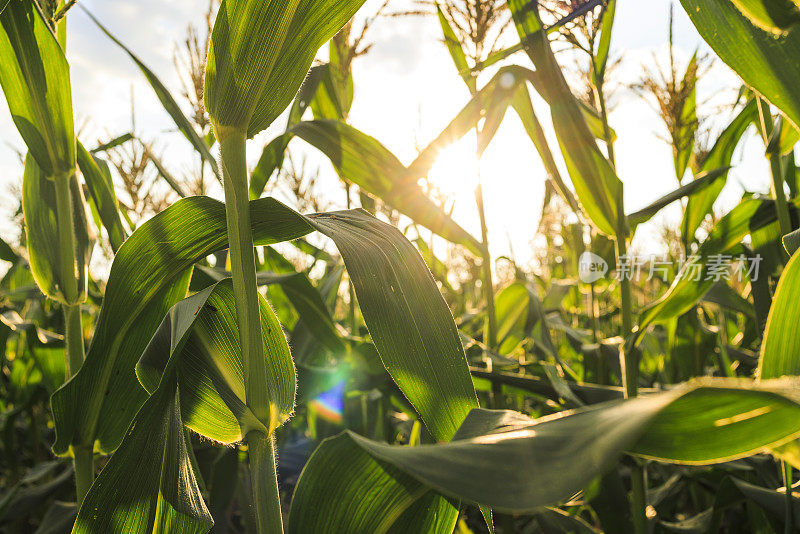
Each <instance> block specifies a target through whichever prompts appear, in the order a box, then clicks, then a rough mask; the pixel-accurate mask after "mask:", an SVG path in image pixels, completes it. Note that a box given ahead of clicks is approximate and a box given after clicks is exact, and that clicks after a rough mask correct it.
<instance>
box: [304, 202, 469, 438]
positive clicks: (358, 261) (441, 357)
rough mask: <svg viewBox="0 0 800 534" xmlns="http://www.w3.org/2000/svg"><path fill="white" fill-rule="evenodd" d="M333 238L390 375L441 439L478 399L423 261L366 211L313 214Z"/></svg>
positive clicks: (318, 225)
mask: <svg viewBox="0 0 800 534" xmlns="http://www.w3.org/2000/svg"><path fill="white" fill-rule="evenodd" d="M308 220H309V222H311V224H313V225H314V227H315V228H316V229H317V230H319V231H320V232H322V233H323V234H325V235H327V236H328V237H330V238H331V239H333V241H334V243H335V244H336V247H337V248H338V249H339V252H340V253H341V254H342V259H343V260H344V264H345V267H346V268H347V273H348V275H349V276H350V279H351V280H352V282H353V286H354V287H355V290H356V296H357V297H358V303H359V307H360V308H361V311H362V313H363V315H364V321H365V322H366V324H367V328H368V329H369V333H370V336H371V337H372V339H373V341H374V342H375V346H376V347H377V349H378V353H379V354H380V357H381V361H382V362H383V365H384V366H385V367H386V369H387V371H389V374H391V375H392V378H393V379H394V381H395V382H396V383H397V385H398V386H399V387H400V389H401V390H402V392H403V394H404V395H405V396H406V398H408V400H409V401H411V403H412V404H413V405H414V407H415V408H416V410H417V411H418V412H419V413H420V415H421V416H422V420H423V422H424V423H425V426H426V427H427V428H428V430H429V431H430V432H431V434H432V435H433V436H434V438H436V439H437V440H439V441H447V440H449V439H450V438H451V437H452V436H453V434H454V433H455V431H456V429H457V428H458V427H459V425H460V424H461V422H462V421H463V420H464V418H465V417H466V415H467V413H469V410H470V409H472V408H474V407H477V405H478V401H477V397H476V396H475V390H474V388H473V385H472V379H471V377H470V375H469V368H468V366H467V360H466V356H465V355H464V349H463V347H462V346H461V340H460V339H459V336H458V331H457V329H456V326H455V322H454V321H453V319H452V315H451V313H450V310H449V309H448V307H447V304H446V303H445V301H444V299H443V298H442V296H441V294H440V293H439V290H438V288H437V286H436V282H435V281H434V279H433V276H432V275H431V273H430V271H429V270H428V268H427V266H426V265H425V262H424V261H422V258H421V257H420V256H419V253H418V252H417V251H416V249H415V248H414V246H413V245H412V244H411V243H410V242H409V241H408V240H407V239H406V238H405V237H403V235H402V234H401V233H400V231H399V230H397V229H396V228H394V227H392V226H389V225H387V224H384V223H381V222H380V221H378V220H377V219H375V218H374V217H372V216H370V215H369V214H367V213H366V212H363V211H348V212H335V213H330V214H321V215H312V216H309V218H308Z"/></svg>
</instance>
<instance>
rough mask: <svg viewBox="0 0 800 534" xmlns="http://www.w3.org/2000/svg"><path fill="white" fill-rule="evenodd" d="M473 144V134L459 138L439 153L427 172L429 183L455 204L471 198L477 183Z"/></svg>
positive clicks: (476, 161)
mask: <svg viewBox="0 0 800 534" xmlns="http://www.w3.org/2000/svg"><path fill="white" fill-rule="evenodd" d="M475 144H476V141H475V135H474V134H469V135H466V136H464V137H463V138H461V139H459V140H458V141H456V142H455V143H453V144H451V145H450V146H448V147H447V148H445V149H444V150H442V151H441V152H440V153H439V157H437V158H436V163H435V164H434V165H433V167H431V170H430V171H429V173H428V180H429V181H430V183H431V184H432V185H433V186H434V187H436V188H437V189H438V190H439V192H440V193H441V194H442V195H445V196H446V197H448V198H450V199H452V200H454V201H455V202H456V204H459V203H461V202H463V201H464V200H467V199H471V198H472V197H473V193H474V191H475V187H476V186H477V185H478V158H477V156H476V155H475Z"/></svg>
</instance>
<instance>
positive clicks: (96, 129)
mask: <svg viewBox="0 0 800 534" xmlns="http://www.w3.org/2000/svg"><path fill="white" fill-rule="evenodd" d="M79 3H80V4H82V5H83V6H85V7H86V8H87V9H89V10H90V11H91V12H92V13H94V14H95V16H97V18H98V19H100V20H101V21H102V22H103V23H104V24H105V25H106V26H107V27H108V28H109V30H110V31H111V32H112V33H114V34H115V35H116V36H117V37H118V38H119V39H120V40H121V41H122V42H124V43H125V44H126V45H127V46H128V47H130V48H131V49H132V50H133V51H134V52H135V53H136V54H137V55H138V56H139V57H140V58H141V59H142V60H143V61H144V62H145V63H146V64H147V65H148V66H149V67H150V68H151V69H152V70H153V71H154V72H155V73H156V74H157V75H158V76H159V77H160V78H161V79H162V81H163V82H164V83H165V84H166V85H167V87H168V88H170V89H171V90H172V91H173V92H174V94H177V93H178V92H179V89H180V82H179V78H178V75H177V73H176V69H175V67H174V64H173V59H172V58H173V51H174V49H175V46H176V43H180V42H181V41H182V40H183V39H184V38H185V34H186V28H187V25H188V24H190V23H191V24H195V25H198V26H202V25H203V23H204V22H203V17H204V13H205V10H206V7H207V5H208V3H207V0H171V1H170V2H162V1H156V0H136V1H133V0H80V2H79ZM380 3H382V2H381V1H380V0H367V2H366V4H365V6H364V7H363V8H362V10H361V11H360V12H359V15H357V17H358V18H359V19H360V18H363V17H364V16H366V15H369V14H371V13H372V12H374V10H375V9H376V8H377V6H378V5H379V4H380ZM410 5H411V2H410V1H409V0H392V2H390V4H389V7H390V11H403V10H405V9H408V8H409V7H410ZM669 6H670V1H669V0H647V1H641V0H620V1H619V5H618V8H617V18H616V22H615V25H614V34H613V39H612V55H614V56H618V57H621V62H620V65H619V67H618V68H617V69H616V70H615V71H614V80H613V84H615V85H616V86H617V87H618V89H617V91H616V94H615V96H614V99H613V104H614V107H613V111H612V112H611V114H610V123H611V126H612V127H613V128H614V129H615V131H616V133H617V139H618V140H617V142H616V144H615V150H616V153H617V163H618V174H619V176H620V178H621V179H622V181H623V182H624V184H625V205H626V211H627V212H632V211H635V210H637V209H639V208H641V207H644V206H646V205H647V204H649V203H650V202H652V201H653V200H655V199H657V198H658V197H660V196H661V195H663V194H665V193H667V192H669V191H671V190H673V189H675V188H676V187H677V185H678V184H677V182H676V179H675V176H674V170H673V163H672V153H671V149H670V147H669V146H668V145H667V144H666V143H665V142H664V141H663V140H662V139H661V137H660V136H663V135H664V134H665V131H664V129H663V125H662V124H661V122H660V120H659V118H658V115H657V113H656V112H655V110H654V107H653V103H650V102H647V101H645V100H643V99H642V98H640V97H639V96H637V95H635V94H634V93H633V92H632V91H631V90H630V89H629V88H628V87H629V86H630V84H633V83H636V82H637V81H639V80H640V79H641V77H642V75H643V69H644V68H645V67H646V66H647V67H651V68H652V67H653V66H654V65H655V62H656V61H662V64H663V61H664V60H665V58H666V53H667V46H666V42H667V34H668V13H669ZM675 15H676V20H675V43H676V56H677V57H678V60H679V65H681V66H683V67H682V68H685V64H686V61H687V60H688V59H689V58H690V57H691V55H692V53H693V52H694V51H695V50H696V49H698V48H699V49H700V51H701V52H710V50H709V49H708V47H707V46H706V45H705V44H704V43H703V42H702V40H701V39H700V37H699V36H698V35H697V33H696V31H695V30H694V28H693V26H692V25H691V23H690V22H689V19H688V17H687V16H686V14H685V13H684V12H683V10H682V9H681V8H680V5H679V4H677V3H676V6H675ZM68 35H69V40H68V46H67V57H68V60H69V62H70V65H71V80H72V91H73V104H74V107H75V110H76V125H79V127H80V132H81V138H82V140H83V141H84V144H87V145H90V146H91V145H92V144H93V143H94V142H95V141H105V140H108V139H110V138H113V137H115V136H116V135H120V134H123V133H125V132H128V131H130V129H131V95H134V98H135V103H136V106H135V123H136V131H137V134H138V135H139V136H141V137H142V138H144V139H148V140H152V141H154V142H155V146H156V147H157V149H158V150H159V151H160V152H161V153H162V155H163V156H162V158H163V160H164V162H165V164H166V165H167V166H168V167H169V168H170V170H171V171H172V173H173V174H174V175H176V176H183V175H185V174H188V173H191V172H192V170H193V169H194V165H195V161H196V159H195V156H194V155H193V153H192V150H191V148H190V147H189V145H188V143H187V142H186V140H185V138H183V137H182V135H181V134H180V133H177V132H176V131H175V127H174V124H173V123H172V122H171V120H170V119H169V117H168V116H167V115H166V113H165V112H164V111H163V109H162V108H161V106H160V104H159V102H158V100H157V99H156V98H155V96H154V95H153V92H152V89H151V88H150V86H149V85H148V84H147V83H146V82H145V80H144V78H143V77H142V75H141V73H140V71H139V70H138V69H137V68H136V66H135V65H134V64H133V63H132V62H131V61H130V59H129V58H128V57H127V56H126V55H125V54H124V52H123V51H122V50H121V49H119V48H118V47H117V46H116V45H114V44H113V43H112V42H110V41H109V40H108V39H107V38H106V37H105V36H104V35H103V34H102V33H101V32H100V31H99V30H98V28H97V27H96V26H95V25H94V24H93V23H92V22H91V21H90V20H89V19H88V17H87V16H86V15H85V14H84V13H83V12H81V10H80V9H74V10H73V11H71V12H70V15H69V31H68ZM368 40H369V41H371V42H372V43H373V46H372V47H371V49H370V51H369V53H368V54H367V55H366V56H364V57H360V58H358V59H356V61H355V64H354V67H353V68H354V77H355V83H356V86H355V100H354V105H353V108H352V110H351V114H350V122H351V123H352V125H353V126H355V127H356V128H359V129H360V130H362V131H364V132H366V133H368V134H370V135H372V136H374V137H376V138H377V139H378V140H379V141H381V142H382V143H383V144H384V145H385V146H386V147H387V148H389V149H390V150H392V151H393V152H394V153H395V154H396V155H397V156H398V157H399V158H400V159H401V161H403V162H404V163H409V162H410V161H411V160H413V159H414V156H415V155H416V153H417V147H423V146H425V145H426V144H427V143H428V142H429V141H431V140H432V139H433V138H435V137H436V135H437V134H438V133H439V132H440V131H441V130H442V129H443V128H444V127H445V126H446V125H447V123H448V122H449V121H450V120H451V119H452V118H453V117H454V116H455V115H456V113H457V112H458V111H459V110H460V109H461V107H462V106H463V105H464V104H465V103H466V102H467V100H468V99H469V95H468V92H467V90H466V88H465V86H464V84H463V82H462V81H461V79H460V77H459V76H458V74H457V72H456V70H455V67H453V65H452V62H451V60H450V58H449V55H448V54H447V51H446V49H445V47H444V45H443V44H442V42H441V30H440V28H439V25H438V21H437V20H436V19H435V18H434V17H413V18H381V19H378V20H377V21H376V22H375V23H374V25H373V26H372V28H371V31H370V32H369V34H368ZM322 55H323V54H322V53H321V55H320V57H322ZM509 61H510V62H514V63H519V64H522V65H525V66H529V65H530V64H529V61H528V59H527V57H526V56H525V55H524V53H520V54H517V55H514V56H512V57H511V58H510V60H509ZM489 76H491V74H488V75H486V77H484V78H481V79H480V80H479V84H480V83H485V81H487V80H488V77H489ZM738 85H739V81H738V79H737V78H736V76H735V75H734V74H733V73H732V72H731V71H730V70H728V69H727V67H725V65H724V64H722V63H721V62H720V61H717V62H716V63H715V65H714V67H712V69H711V71H710V72H709V74H708V75H707V76H706V77H704V78H703V79H702V80H701V82H700V84H699V86H698V102H699V106H700V111H701V113H702V112H703V111H706V112H708V113H711V114H712V119H711V122H710V124H711V126H712V128H713V129H716V131H719V129H720V128H721V127H723V126H724V124H725V123H726V122H727V121H728V120H729V119H730V118H731V116H730V113H729V112H728V111H724V112H721V111H719V106H720V105H722V104H725V103H730V102H732V101H733V100H734V99H735V97H736V93H737V90H738ZM535 107H536V111H537V115H538V116H539V118H540V120H541V121H542V122H543V123H545V124H546V123H547V122H548V120H549V115H548V112H547V107H546V105H544V104H543V102H541V101H536V102H535ZM7 109H8V108H7V107H6V106H5V102H4V101H3V100H2V96H0V236H2V237H3V238H5V239H9V240H10V241H11V242H15V239H16V232H18V230H17V229H16V228H15V226H14V225H13V224H12V222H11V217H12V215H13V210H14V208H15V201H14V197H13V194H12V191H13V190H14V188H15V187H16V188H17V189H18V188H19V185H18V184H19V182H20V180H21V165H20V162H19V158H18V155H17V153H18V151H21V150H22V149H23V147H24V145H23V143H22V140H21V139H20V138H19V136H18V134H17V132H16V129H15V128H14V126H13V123H12V122H11V118H10V115H9V113H8V111H7ZM281 120H282V119H279V120H278V121H276V124H275V125H273V127H271V128H269V129H268V130H267V131H265V132H263V133H262V134H259V135H258V136H256V138H255V139H253V140H252V141H250V143H249V145H248V159H249V160H250V164H251V165H255V162H256V161H257V159H258V156H259V155H260V152H261V148H262V147H263V146H264V145H265V144H266V143H267V142H268V141H269V140H270V139H271V138H272V137H274V136H275V135H276V134H277V133H279V132H280V131H281V129H282V127H283V125H282V124H281ZM551 139H552V136H551ZM291 146H292V147H293V150H295V151H297V152H296V153H302V154H305V155H307V157H308V161H309V164H310V165H312V166H315V167H318V168H319V173H320V180H321V186H320V187H321V190H322V191H323V192H324V194H325V195H326V199H327V200H328V202H329V204H330V208H331V209H339V208H343V207H344V194H343V193H342V191H341V187H339V186H338V184H337V181H338V179H337V178H336V175H335V173H334V171H333V169H332V168H331V167H330V165H329V164H328V163H327V162H326V161H325V160H324V159H323V158H321V157H320V156H318V155H316V154H314V152H313V150H312V149H310V148H309V147H307V146H303V143H302V141H295V142H294V143H293V144H292V145H291ZM473 146H474V141H471V140H470V139H465V140H464V141H463V142H462V143H460V144H457V145H455V146H453V147H451V148H450V149H448V150H446V151H445V152H444V153H443V154H442V155H441V157H440V159H439V161H438V162H437V165H436V166H435V167H434V169H433V170H432V171H431V175H430V178H431V180H432V181H433V182H434V183H436V184H438V185H439V186H440V187H441V188H442V189H443V190H444V191H445V192H448V193H451V194H452V195H453V196H454V197H453V198H454V201H455V208H454V212H453V217H454V218H455V219H456V221H457V222H458V223H459V224H461V225H462V226H463V227H464V228H465V229H467V230H468V231H470V232H472V233H473V234H474V235H478V234H479V226H478V219H477V212H476V208H475V204H474V200H473V199H472V190H473V187H474V183H475V181H476V177H475V173H474V163H475V162H474V156H472V154H471V148H472V147H473ZM551 146H552V147H553V149H554V151H556V152H557V150H555V149H556V147H557V145H556V144H555V142H554V141H553V142H552V143H551ZM763 152H764V147H763V144H762V143H761V141H760V140H758V139H757V137H756V135H755V134H754V133H753V132H751V133H750V136H749V139H748V140H747V141H746V142H745V143H744V144H743V146H742V147H740V149H739V150H738V151H737V154H736V156H735V157H734V164H735V168H734V169H733V170H732V172H731V174H730V177H729V180H728V185H727V186H726V188H725V190H724V192H723V194H722V195H721V197H720V200H719V202H718V206H717V208H718V209H726V208H728V209H729V208H730V207H732V206H733V205H735V204H736V202H737V201H738V199H739V198H740V197H741V194H742V192H743V191H744V189H747V190H749V191H767V190H768V177H769V174H768V165H767V162H766V159H765V158H764V155H763ZM561 163H562V162H561V161H560V158H559V164H561ZM561 168H562V169H563V168H564V167H563V165H562V166H561ZM563 174H564V175H565V176H566V172H564V173H563ZM480 175H481V181H482V183H483V189H484V197H485V202H486V215H487V224H488V227H489V239H490V243H491V244H492V247H491V249H492V253H493V255H495V256H498V255H505V254H510V253H511V254H513V255H514V257H515V258H516V259H517V260H518V261H520V262H522V263H525V262H528V261H530V259H531V258H532V257H533V249H532V239H533V237H534V233H535V231H536V228H537V224H538V220H539V214H540V211H541V204H542V198H543V193H544V178H545V173H544V169H543V167H542V164H541V162H540V161H539V158H538V156H537V154H536V151H535V150H534V147H533V145H532V144H531V142H530V141H529V140H528V138H527V136H526V135H525V133H524V130H523V129H522V126H521V124H520V122H519V120H518V119H517V118H516V116H514V115H513V113H508V114H507V116H506V120H505V121H504V122H503V125H502V126H501V128H500V130H499V131H498V133H497V136H496V138H495V139H494V141H493V143H492V145H491V146H490V147H489V149H488V150H487V151H486V153H485V155H484V157H483V160H482V161H481V162H480ZM211 194H212V195H214V196H218V197H221V191H213V192H212V193H211ZM679 216H680V212H679V209H678V208H677V207H676V206H673V207H672V209H668V210H665V211H664V212H662V214H660V215H659V216H657V218H656V219H655V220H654V222H653V223H651V224H648V225H645V226H643V227H640V229H639V230H638V231H637V235H636V239H635V241H634V244H635V245H636V246H638V247H639V248H640V249H641V250H643V251H648V252H650V251H655V249H657V248H658V242H657V239H656V237H655V236H656V234H657V229H658V226H659V225H661V224H663V223H664V222H667V223H675V222H676V221H677V220H678V218H679Z"/></svg>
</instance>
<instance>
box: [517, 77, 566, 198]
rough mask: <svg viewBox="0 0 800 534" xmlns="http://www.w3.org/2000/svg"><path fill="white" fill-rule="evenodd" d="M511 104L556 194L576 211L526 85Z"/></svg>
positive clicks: (520, 88) (520, 89)
mask: <svg viewBox="0 0 800 534" xmlns="http://www.w3.org/2000/svg"><path fill="white" fill-rule="evenodd" d="M511 105H512V106H513V107H514V111H516V113H517V116H518V117H519V119H520V120H521V121H522V125H523V127H524V128H525V132H526V133H527V134H528V137H530V139H531V141H533V144H534V146H536V151H537V152H538V153H539V157H540V158H541V159H542V164H543V165H544V168H545V171H547V175H548V177H549V178H550V180H551V181H552V183H553V184H554V185H555V188H556V190H557V191H558V194H559V195H561V198H562V199H564V202H566V203H567V205H568V206H569V207H570V208H571V209H572V210H573V211H574V212H576V213H577V211H578V210H579V209H580V207H579V206H578V201H577V200H576V199H575V195H574V194H573V193H572V191H571V190H570V189H569V187H567V185H566V184H565V183H564V179H563V178H562V177H561V172H560V171H559V170H558V166H557V165H556V161H555V159H554V158H553V153H552V151H551V150H550V146H549V144H548V143H547V138H546V137H545V133H544V129H543V128H542V125H541V123H540V122H539V119H538V118H537V117H536V114H535V113H534V111H533V104H532V103H531V95H530V93H529V92H528V88H527V86H520V87H519V88H518V89H517V92H516V94H515V95H514V98H513V99H512V100H511Z"/></svg>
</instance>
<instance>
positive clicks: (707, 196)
mask: <svg viewBox="0 0 800 534" xmlns="http://www.w3.org/2000/svg"><path fill="white" fill-rule="evenodd" d="M757 120H758V107H757V105H756V100H755V99H751V100H750V101H749V102H748V103H747V105H746V106H745V107H744V109H742V111H740V112H739V114H738V115H737V116H736V117H735V118H734V119H733V120H732V121H731V122H730V124H729V125H728V126H727V127H726V128H725V130H723V132H722V133H721V134H720V136H719V137H718V138H717V141H716V142H715V143H714V146H713V147H712V148H711V151H710V152H709V153H708V155H707V156H706V157H705V158H703V161H702V163H701V164H700V169H699V170H700V172H703V171H705V172H709V171H713V170H715V169H721V168H724V167H728V166H729V165H730V164H731V160H732V158H733V152H734V151H735V150H736V147H737V146H738V144H739V142H740V141H741V139H742V136H743V135H744V133H745V131H746V130H747V128H748V127H749V126H750V125H751V124H755V123H756V121H757ZM698 177H699V175H698ZM726 181H727V176H726V177H725V178H724V179H722V180H716V181H714V183H713V184H710V186H709V187H708V188H707V189H705V188H704V190H703V192H698V193H696V194H694V195H692V196H690V197H689V200H688V202H687V203H686V209H685V210H684V212H683V221H682V222H681V238H682V239H683V240H684V244H685V245H688V243H691V241H692V240H693V239H694V236H695V233H696V232H697V229H698V228H700V224H702V222H703V220H704V219H705V218H706V215H708V214H709V213H711V209H712V208H713V206H714V202H715V201H716V200H717V197H719V194H720V192H722V188H723V187H724V186H725V183H726Z"/></svg>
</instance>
